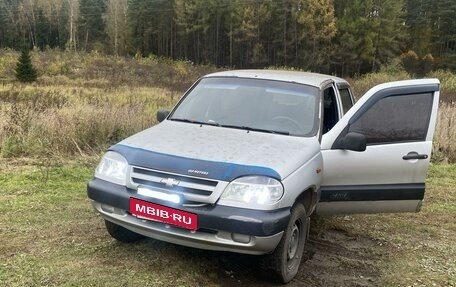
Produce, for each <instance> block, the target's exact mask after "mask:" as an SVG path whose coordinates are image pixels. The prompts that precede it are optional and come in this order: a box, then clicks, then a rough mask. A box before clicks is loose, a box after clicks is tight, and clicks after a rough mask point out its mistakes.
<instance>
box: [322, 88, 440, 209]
mask: <svg viewBox="0 0 456 287" xmlns="http://www.w3.org/2000/svg"><path fill="white" fill-rule="evenodd" d="M439 87H440V82H439V81H438V80H437V79H421V80H407V81H399V82H391V83H386V84H382V85H378V86H376V87H374V88H372V89H371V90H369V91H368V92H367V93H366V94H365V95H364V96H363V97H362V98H361V99H360V100H359V101H358V102H357V103H356V104H355V105H354V106H353V107H352V108H351V109H350V110H349V111H348V112H347V113H346V114H345V115H344V116H343V117H342V119H341V120H340V121H339V122H338V123H337V124H336V125H335V126H334V127H333V128H332V129H331V130H330V131H329V132H327V133H326V134H324V135H323V136H322V142H321V149H322V155H323V179H322V186H321V198H320V202H319V203H318V205H317V213H319V214H350V213H380V212H416V211H419V210H420V207H421V204H422V201H423V197H424V192H425V179H426V172H427V169H428V166H429V161H430V157H431V150H432V137H433V134H434V129H435V123H436V118H437V108H438V103H439ZM363 149H365V150H363Z"/></svg>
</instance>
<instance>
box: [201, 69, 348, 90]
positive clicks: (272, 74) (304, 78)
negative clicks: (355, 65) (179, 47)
mask: <svg viewBox="0 0 456 287" xmlns="http://www.w3.org/2000/svg"><path fill="white" fill-rule="evenodd" d="M210 77H239V78H252V79H267V80H275V81H283V82H295V83H300V84H304V85H309V86H314V87H317V88H320V87H321V86H322V85H323V84H325V83H326V82H328V81H332V82H335V83H336V85H349V84H348V82H347V81H346V80H344V79H342V78H339V77H336V76H331V75H324V74H318V73H311V72H299V71H286V70H230V71H223V72H216V73H212V74H209V75H206V76H204V78H210Z"/></svg>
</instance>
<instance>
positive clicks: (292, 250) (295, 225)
mask: <svg viewBox="0 0 456 287" xmlns="http://www.w3.org/2000/svg"><path fill="white" fill-rule="evenodd" d="M308 224H309V221H308V216H307V214H306V210H305V208H304V206H303V205H302V204H300V203H298V204H296V205H295V206H293V208H292V209H291V217H290V222H289V223H288V226H287V229H286V230H285V233H284V234H283V236H282V239H281V240H280V242H279V244H278V245H277V247H276V249H275V250H274V252H273V253H271V254H268V255H265V256H264V258H263V266H264V268H265V269H267V270H269V271H272V273H271V275H272V276H273V279H274V280H275V281H278V282H281V283H288V282H290V281H291V280H292V279H293V278H294V277H295V276H296V274H297V273H298V269H299V265H300V264H301V259H302V254H303V251H304V246H305V243H306V239H307V227H308Z"/></svg>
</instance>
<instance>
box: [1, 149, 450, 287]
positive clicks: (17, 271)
mask: <svg viewBox="0 0 456 287" xmlns="http://www.w3.org/2000/svg"><path fill="white" fill-rule="evenodd" d="M95 161H96V159H94V158H92V157H80V158H78V159H75V160H65V161H60V162H55V161H54V162H53V163H50V162H47V161H46V160H30V159H28V160H12V159H11V160H7V161H3V162H2V163H1V165H0V186H1V188H0V233H1V237H0V282H1V284H0V285H1V286H236V285H238V284H244V285H250V286H271V285H270V283H268V281H267V280H266V279H265V277H264V274H262V273H261V272H259V271H258V268H257V261H256V258H255V257H249V256H241V255H232V254H227V253H217V252H209V251H202V250H195V249H191V248H185V247H181V246H175V245H171V244H167V243H162V242H158V241H155V240H151V239H150V240H144V241H142V242H139V243H135V244H121V243H118V242H116V241H115V240H113V239H111V238H110V237H109V235H108V234H107V232H106V231H105V229H104V225H103V222H102V219H101V218H100V217H99V216H97V215H96V214H95V212H94V211H93V210H92V207H91V205H90V203H89V201H88V199H87V198H86V189H85V185H86V182H87V181H88V180H89V179H90V178H91V175H92V171H93V168H94V166H95V164H96V163H95ZM455 200H456V165H433V166H431V168H430V172H429V177H428V191H427V193H426V204H425V205H424V208H423V211H422V212H420V213H417V214H400V215H398V214H393V215H365V216H361V215H357V216H346V217H333V218H321V217H320V218H314V219H313V222H312V224H313V225H312V230H311V237H310V241H309V245H308V247H307V252H306V260H307V261H306V262H305V263H303V264H302V266H301V270H300V273H299V274H298V276H297V279H296V280H295V281H293V282H292V283H291V286H300V285H301V284H306V286H456V261H455V259H456V245H455V244H454V235H455V234H456V225H455V224H454V219H455V218H456V208H455V204H454V202H455ZM325 268H326V269H325Z"/></svg>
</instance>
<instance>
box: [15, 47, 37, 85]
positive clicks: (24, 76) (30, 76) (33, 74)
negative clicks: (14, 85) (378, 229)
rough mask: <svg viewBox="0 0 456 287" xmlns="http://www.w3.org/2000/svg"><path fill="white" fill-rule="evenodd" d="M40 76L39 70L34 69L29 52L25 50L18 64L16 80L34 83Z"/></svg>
mask: <svg viewBox="0 0 456 287" xmlns="http://www.w3.org/2000/svg"><path fill="white" fill-rule="evenodd" d="M37 76H38V73H37V70H36V69H35V67H33V64H32V58H31V57H30V53H29V50H27V49H23V50H22V54H21V56H20V57H19V61H18V62H17V64H16V78H17V79H18V80H19V81H21V82H24V83H27V82H34V81H35V80H36V78H37Z"/></svg>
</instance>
